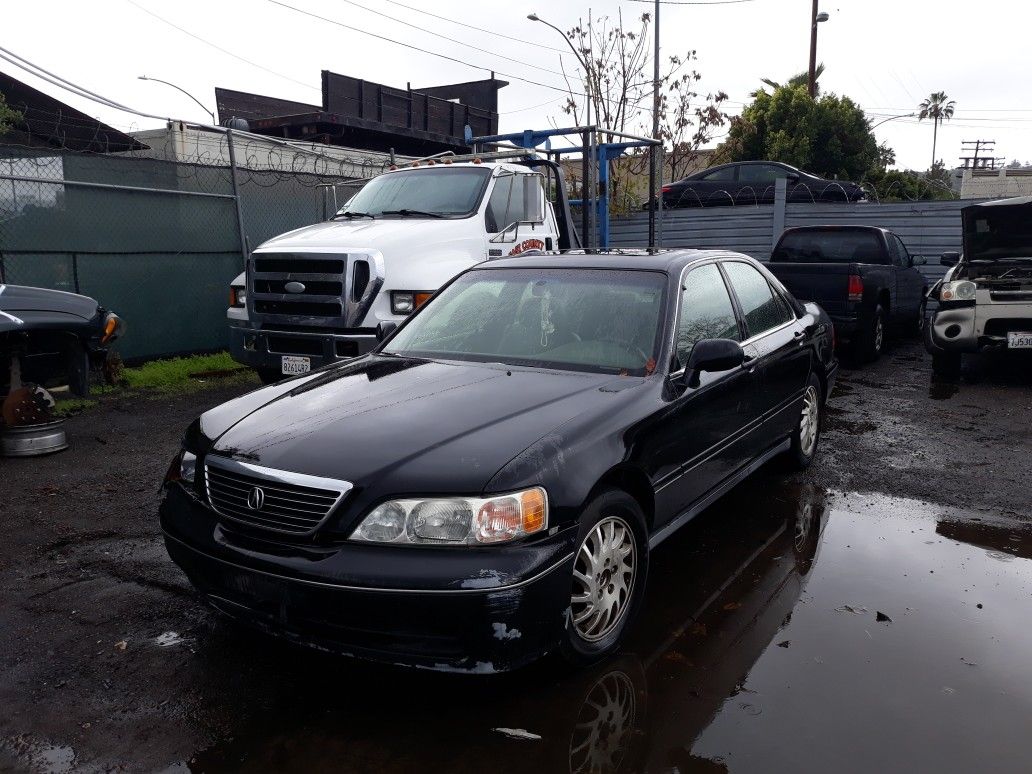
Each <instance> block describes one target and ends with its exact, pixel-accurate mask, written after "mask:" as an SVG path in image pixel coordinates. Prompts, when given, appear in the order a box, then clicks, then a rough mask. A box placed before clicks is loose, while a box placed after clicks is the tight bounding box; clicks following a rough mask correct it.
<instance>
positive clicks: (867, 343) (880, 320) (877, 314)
mask: <svg viewBox="0 0 1032 774" xmlns="http://www.w3.org/2000/svg"><path fill="white" fill-rule="evenodd" d="M884 347H885V310H884V309H882V305H881V304H878V305H877V306H875V307H874V314H873V315H871V321H870V323H868V326H867V329H866V330H864V331H862V332H860V333H859V334H858V335H857V337H856V341H855V342H854V355H855V356H856V359H857V360H859V361H860V362H862V363H873V362H874V361H875V360H877V359H878V358H879V357H881V353H882V349H883V348H884Z"/></svg>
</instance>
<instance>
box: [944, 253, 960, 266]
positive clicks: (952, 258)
mask: <svg viewBox="0 0 1032 774" xmlns="http://www.w3.org/2000/svg"><path fill="white" fill-rule="evenodd" d="M959 262H960V253H956V252H949V253H943V254H942V257H941V258H939V263H940V264H942V265H943V266H956V265H957V264H958V263H959Z"/></svg>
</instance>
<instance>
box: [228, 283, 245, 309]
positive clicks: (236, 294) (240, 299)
mask: <svg viewBox="0 0 1032 774" xmlns="http://www.w3.org/2000/svg"><path fill="white" fill-rule="evenodd" d="M229 305H230V306H236V307H242V306H246V305H247V288H241V287H230V289H229Z"/></svg>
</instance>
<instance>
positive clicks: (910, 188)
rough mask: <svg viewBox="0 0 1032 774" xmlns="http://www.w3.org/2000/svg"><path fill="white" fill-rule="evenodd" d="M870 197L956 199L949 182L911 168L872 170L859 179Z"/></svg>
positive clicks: (923, 199) (902, 200)
mask: <svg viewBox="0 0 1032 774" xmlns="http://www.w3.org/2000/svg"><path fill="white" fill-rule="evenodd" d="M861 182H862V183H863V185H864V187H865V188H866V189H867V190H868V192H869V195H871V198H873V199H877V200H878V201H880V202H914V201H932V200H937V199H956V198H957V197H956V195H955V194H954V193H953V190H952V189H951V188H950V186H949V184H943V183H942V182H941V181H938V180H932V179H929V177H928V176H927V174H926V173H921V172H915V171H913V170H910V169H907V170H898V169H890V170H879V169H876V170H872V171H871V172H870V174H868V175H867V177H866V178H865V179H864V180H862V181H861Z"/></svg>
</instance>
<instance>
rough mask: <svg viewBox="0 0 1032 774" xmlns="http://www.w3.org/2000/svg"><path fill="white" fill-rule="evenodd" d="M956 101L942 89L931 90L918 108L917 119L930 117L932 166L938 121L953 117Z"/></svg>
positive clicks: (933, 164)
mask: <svg viewBox="0 0 1032 774" xmlns="http://www.w3.org/2000/svg"><path fill="white" fill-rule="evenodd" d="M956 104H957V103H956V102H954V101H953V100H952V99H950V98H949V97H947V96H946V92H944V91H933V92H932V93H931V94H930V95H928V99H926V100H923V101H922V102H921V104H920V105H918V106H917V107H918V109H919V110H920V112H919V113H918V114H917V120H918V121H924V120H925V119H926V118H930V119H932V167H933V168H934V167H935V144H936V142H937V140H938V139H939V122H940V121H949V120H950V119H951V118H953V108H954V107H955V106H956Z"/></svg>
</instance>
